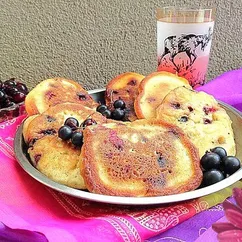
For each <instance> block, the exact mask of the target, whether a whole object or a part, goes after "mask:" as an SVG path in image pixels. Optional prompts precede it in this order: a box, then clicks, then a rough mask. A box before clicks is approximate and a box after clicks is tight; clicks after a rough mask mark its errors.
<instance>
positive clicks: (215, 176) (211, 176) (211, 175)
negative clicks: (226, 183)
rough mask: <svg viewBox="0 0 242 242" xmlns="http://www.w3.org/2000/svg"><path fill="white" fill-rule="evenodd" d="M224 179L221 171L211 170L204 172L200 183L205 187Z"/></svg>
mask: <svg viewBox="0 0 242 242" xmlns="http://www.w3.org/2000/svg"><path fill="white" fill-rule="evenodd" d="M224 178H225V177H224V175H223V173H222V172H221V171H219V170H216V169H212V170H209V171H206V172H204V174H203V181H202V183H203V184H204V185H205V186H210V185H212V184H215V183H217V182H220V181H222V180H223V179H224Z"/></svg>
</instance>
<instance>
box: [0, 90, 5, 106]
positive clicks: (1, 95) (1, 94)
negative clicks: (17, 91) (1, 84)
mask: <svg viewBox="0 0 242 242" xmlns="http://www.w3.org/2000/svg"><path fill="white" fill-rule="evenodd" d="M6 99H7V95H6V93H5V92H4V91H1V90H0V102H1V103H2V102H4V101H5V100H6Z"/></svg>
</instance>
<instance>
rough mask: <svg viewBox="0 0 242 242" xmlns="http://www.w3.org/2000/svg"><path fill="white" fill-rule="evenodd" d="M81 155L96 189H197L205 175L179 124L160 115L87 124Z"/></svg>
mask: <svg viewBox="0 0 242 242" xmlns="http://www.w3.org/2000/svg"><path fill="white" fill-rule="evenodd" d="M97 137H98V139H97ZM81 159H82V161H83V162H82V164H81V174H82V176H83V178H84V181H85V184H86V186H87V189H88V190H89V191H90V192H93V193H99V194H105V195H113V196H135V197H136V196H158V195H169V194H176V193H182V192H186V191H190V190H194V189H196V188H197V187H198V186H199V185H200V183H201V180H202V171H201V169H200V159H199V155H198V150H197V149H196V147H195V146H194V145H193V144H192V143H191V142H190V141H189V139H188V138H187V136H186V135H184V133H183V132H182V131H181V129H179V128H178V127H176V126H174V125H171V124H168V123H165V122H162V121H158V120H149V121H148V120H137V121H134V122H132V123H117V122H116V123H115V124H103V125H97V126H95V127H94V126H93V127H90V128H87V129H86V130H85V131H84V145H83V147H82V153H81Z"/></svg>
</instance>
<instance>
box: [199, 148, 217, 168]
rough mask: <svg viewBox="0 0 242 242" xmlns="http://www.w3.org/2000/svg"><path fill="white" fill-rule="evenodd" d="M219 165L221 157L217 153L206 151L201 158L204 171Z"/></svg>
mask: <svg viewBox="0 0 242 242" xmlns="http://www.w3.org/2000/svg"><path fill="white" fill-rule="evenodd" d="M220 165H221V158H220V156H219V155H218V154H216V153H214V152H207V153H206V154H205V155H204V156H203V157H202V158H201V166H202V168H203V169H204V170H205V171H208V170H210V169H213V168H214V169H219V168H220Z"/></svg>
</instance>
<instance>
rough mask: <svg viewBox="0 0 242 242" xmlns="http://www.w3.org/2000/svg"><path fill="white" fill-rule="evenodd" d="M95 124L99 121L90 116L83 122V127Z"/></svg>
mask: <svg viewBox="0 0 242 242" xmlns="http://www.w3.org/2000/svg"><path fill="white" fill-rule="evenodd" d="M94 124H97V122H96V121H95V120H94V119H92V118H88V119H86V120H85V121H84V122H83V123H82V127H83V128H85V127H86V126H90V125H94Z"/></svg>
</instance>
